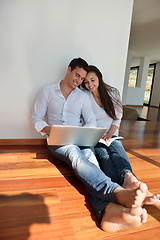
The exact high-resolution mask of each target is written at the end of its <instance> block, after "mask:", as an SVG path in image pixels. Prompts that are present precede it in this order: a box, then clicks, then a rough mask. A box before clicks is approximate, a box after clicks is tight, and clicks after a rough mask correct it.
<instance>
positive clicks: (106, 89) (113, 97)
mask: <svg viewBox="0 0 160 240" xmlns="http://www.w3.org/2000/svg"><path fill="white" fill-rule="evenodd" d="M89 72H93V73H95V74H96V76H97V77H98V79H99V87H98V90H99V95H100V99H101V102H102V105H103V108H104V110H105V112H106V113H107V114H108V115H109V116H110V117H111V118H112V119H114V120H116V119H117V116H116V113H115V106H117V107H119V108H120V109H122V104H121V102H120V94H119V91H118V90H117V89H116V88H114V87H111V86H110V85H108V84H106V83H105V82H104V81H103V76H102V73H101V72H100V70H99V69H98V68H97V67H95V66H93V65H89V66H88V73H89ZM82 87H83V88H85V89H87V88H86V87H85V84H84V81H83V83H82ZM87 90H88V89H87Z"/></svg>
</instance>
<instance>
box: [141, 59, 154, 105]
mask: <svg viewBox="0 0 160 240" xmlns="http://www.w3.org/2000/svg"><path fill="white" fill-rule="evenodd" d="M155 68H156V64H150V65H149V69H148V76H147V81H146V88H145V93H144V103H143V105H144V106H149V105H150V101H151V95H152V87H153V81H154V74H155Z"/></svg>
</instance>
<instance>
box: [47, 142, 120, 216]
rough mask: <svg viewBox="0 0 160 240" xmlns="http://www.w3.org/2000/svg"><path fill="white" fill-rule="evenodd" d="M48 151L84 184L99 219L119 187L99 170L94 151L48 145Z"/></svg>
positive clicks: (74, 146) (112, 200) (84, 148)
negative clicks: (70, 169) (66, 165)
mask: <svg viewBox="0 0 160 240" xmlns="http://www.w3.org/2000/svg"><path fill="white" fill-rule="evenodd" d="M48 149H49V151H50V153H51V155H52V156H53V157H54V158H57V159H59V160H61V161H63V162H65V163H67V164H68V165H69V166H70V167H71V168H72V169H73V171H74V173H75V174H76V175H77V177H78V178H79V179H80V180H81V181H82V183H83V184H84V186H85V188H86V190H87V193H88V194H89V200H90V203H91V205H92V207H93V209H94V210H95V212H96V214H97V216H98V218H100V217H101V214H102V211H103V209H104V208H105V207H106V205H107V204H108V203H109V202H115V199H114V191H115V189H116V188H118V187H120V186H119V185H118V184H117V183H115V182H112V181H111V178H110V177H108V176H106V174H105V173H104V172H103V171H102V170H101V169H100V167H99V163H98V161H97V159H96V157H95V155H94V149H92V148H90V147H78V146H76V145H65V146H50V145H49V146H48Z"/></svg>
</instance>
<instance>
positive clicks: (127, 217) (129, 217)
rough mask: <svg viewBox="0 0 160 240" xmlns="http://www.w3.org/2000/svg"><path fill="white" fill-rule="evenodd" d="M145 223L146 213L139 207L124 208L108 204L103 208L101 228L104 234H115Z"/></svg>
mask: <svg viewBox="0 0 160 240" xmlns="http://www.w3.org/2000/svg"><path fill="white" fill-rule="evenodd" d="M146 221H147V211H146V209H143V208H141V207H134V208H125V207H123V206H122V205H119V204H116V203H109V204H108V205H107V207H106V208H105V211H104V215H103V218H102V221H101V228H102V230H103V231H105V232H117V231H119V230H125V229H129V228H135V227H139V226H141V225H142V224H143V223H146Z"/></svg>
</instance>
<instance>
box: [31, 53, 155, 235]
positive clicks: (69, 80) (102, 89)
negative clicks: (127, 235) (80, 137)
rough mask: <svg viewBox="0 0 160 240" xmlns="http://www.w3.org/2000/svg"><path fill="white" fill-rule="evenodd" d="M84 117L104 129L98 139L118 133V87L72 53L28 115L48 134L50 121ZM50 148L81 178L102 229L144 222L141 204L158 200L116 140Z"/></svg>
mask: <svg viewBox="0 0 160 240" xmlns="http://www.w3.org/2000/svg"><path fill="white" fill-rule="evenodd" d="M79 86H81V87H80V88H79ZM46 116H47V121H46V120H45V117H46ZM82 118H83V122H84V124H83V126H90V127H103V128H106V129H107V131H106V133H105V135H104V136H102V138H103V139H104V140H107V139H109V138H111V137H113V136H118V131H119V126H120V122H121V118H122V105H121V101H120V96H119V92H118V90H117V89H115V88H113V87H111V86H109V85H107V84H105V83H104V81H103V78H102V74H101V72H100V71H99V69H98V68H97V67H95V66H92V65H90V66H88V64H87V62H86V61H85V60H83V59H81V58H75V59H73V60H72V61H71V62H70V64H69V66H68V68H67V72H66V75H65V77H64V79H63V80H61V81H60V82H59V83H57V84H54V85H52V86H48V87H46V88H44V89H43V90H42V92H41V94H40V95H39V96H38V98H37V100H36V102H35V106H34V112H33V114H32V119H33V122H34V125H35V128H36V130H37V131H38V132H40V133H41V134H42V135H45V134H47V135H49V134H50V126H52V125H70V126H71V125H72V126H82V121H81V119H82ZM48 148H49V151H50V153H51V155H52V156H53V157H55V158H57V159H60V160H61V161H63V162H65V163H67V164H68V165H69V166H70V167H71V168H72V169H73V171H74V172H75V174H76V175H77V177H78V178H79V179H80V180H81V181H82V183H83V184H84V187H85V189H86V192H87V194H88V198H89V201H90V204H91V206H92V207H93V210H94V211H95V213H96V215H97V218H98V221H99V223H100V227H101V228H102V229H103V230H104V231H106V232H116V231H118V230H121V229H127V228H133V227H137V226H140V225H142V224H143V223H145V222H146V221H147V211H146V209H145V208H143V205H144V204H160V195H159V194H157V195H154V194H151V193H150V192H149V191H148V188H147V186H146V184H145V183H142V182H140V181H139V180H138V179H137V177H136V176H135V175H134V173H133V171H132V168H131V165H130V161H129V159H128V157H127V154H126V152H125V150H124V148H123V145H122V143H121V141H120V140H115V141H113V142H112V144H111V145H110V146H109V147H107V146H106V145H104V144H103V143H98V144H97V145H96V146H95V147H94V148H92V147H82V146H76V145H65V146H48Z"/></svg>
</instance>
